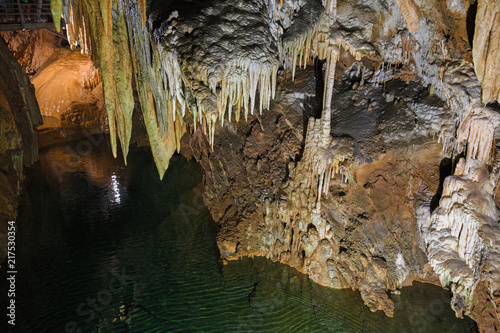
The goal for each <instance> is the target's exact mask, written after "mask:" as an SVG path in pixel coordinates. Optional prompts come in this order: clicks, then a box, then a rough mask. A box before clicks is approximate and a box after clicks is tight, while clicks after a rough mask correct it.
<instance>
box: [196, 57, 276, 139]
mask: <svg viewBox="0 0 500 333" xmlns="http://www.w3.org/2000/svg"><path fill="white" fill-rule="evenodd" d="M278 67H279V64H278V62H277V61H276V63H268V62H265V63H258V62H255V61H251V60H248V59H243V58H237V59H234V60H232V61H231V62H230V63H228V64H225V70H224V72H223V73H222V74H221V75H219V76H218V77H215V76H214V75H208V68H201V69H200V70H198V71H194V75H193V76H194V78H195V79H196V80H198V81H200V82H203V83H204V84H205V85H206V86H207V87H209V90H210V92H211V93H212V94H213V96H215V97H216V106H215V108H214V106H213V103H209V102H207V101H209V99H207V92H206V91H201V92H200V90H199V89H197V88H195V89H192V90H193V92H194V97H195V98H196V107H195V108H193V111H192V112H193V116H194V119H195V122H196V121H198V122H199V123H200V124H202V125H203V126H204V127H205V126H207V127H208V128H207V129H206V131H207V132H208V135H209V141H210V143H211V144H212V145H213V140H214V133H215V125H216V122H217V120H220V121H221V124H222V125H224V119H225V117H226V112H227V117H228V120H229V122H231V121H232V119H233V115H232V114H233V112H234V118H235V120H236V121H239V120H240V117H241V111H242V109H243V113H244V117H245V120H246V119H247V118H248V114H249V113H250V114H253V111H254V108H255V104H256V101H257V97H258V105H259V112H260V114H262V111H263V110H264V109H269V105H270V103H271V100H272V99H274V97H275V93H276V83H277V82H276V81H277V75H278Z"/></svg>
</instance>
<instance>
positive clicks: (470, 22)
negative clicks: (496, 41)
mask: <svg viewBox="0 0 500 333" xmlns="http://www.w3.org/2000/svg"><path fill="white" fill-rule="evenodd" d="M476 13H477V2H474V3H471V5H470V6H469V9H468V10H467V19H466V26H467V38H468V39H469V45H470V48H471V49H472V46H473V45H472V44H473V40H474V29H475V27H476Z"/></svg>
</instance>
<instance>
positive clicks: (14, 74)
mask: <svg viewBox="0 0 500 333" xmlns="http://www.w3.org/2000/svg"><path fill="white" fill-rule="evenodd" d="M0 68H1V69H2V70H1V71H0V117H1V118H0V135H1V136H0V263H1V262H3V260H4V258H5V257H6V255H7V222H8V221H12V220H15V218H16V216H17V198H18V195H19V194H20V191H21V180H22V177H23V168H24V167H25V166H29V165H31V164H32V163H34V162H35V161H36V160H38V144H37V137H36V127H37V126H38V125H40V124H41V123H42V117H41V115H40V110H39V109H38V104H37V101H36V99H35V91H34V89H33V86H32V85H31V84H30V82H29V80H28V77H27V75H26V74H25V73H24V71H23V69H22V68H21V66H20V65H19V64H18V63H17V62H16V59H15V58H14V57H13V55H12V53H11V52H10V50H9V49H8V48H7V45H6V44H5V43H4V41H3V40H2V39H0Z"/></svg>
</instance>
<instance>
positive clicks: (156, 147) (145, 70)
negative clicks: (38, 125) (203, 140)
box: [51, 0, 185, 177]
mask: <svg viewBox="0 0 500 333" xmlns="http://www.w3.org/2000/svg"><path fill="white" fill-rule="evenodd" d="M51 8H52V11H53V14H54V21H55V22H57V21H58V18H59V17H61V16H62V17H63V18H64V20H65V22H66V29H67V35H68V41H69V43H70V45H71V47H73V48H74V47H77V46H80V47H81V50H82V52H84V53H86V54H89V55H90V56H91V57H92V60H93V61H94V62H95V63H98V64H99V65H100V71H101V75H102V81H103V91H104V102H105V106H106V113H107V116H108V121H109V131H110V140H111V145H112V149H113V155H114V156H115V157H116V156H117V137H118V138H119V140H120V145H121V149H122V154H123V157H124V159H125V162H126V161H127V154H128V149H129V143H130V138H131V134H132V113H133V110H134V105H135V102H134V94H133V88H132V82H133V81H135V83H136V88H137V91H138V92H139V99H140V102H141V109H142V113H143V116H144V122H145V125H146V129H147V132H148V136H149V141H150V143H151V148H152V151H153V156H154V159H155V162H156V165H157V168H158V171H159V173H160V176H161V177H162V176H163V174H164V172H165V170H166V168H167V167H168V163H169V160H170V157H171V156H172V154H173V153H174V151H175V150H179V148H180V136H181V135H182V134H183V133H184V131H185V126H184V125H183V124H182V123H181V122H180V121H179V120H176V119H175V114H176V113H177V112H176V106H177V105H180V113H181V115H182V116H183V115H184V105H185V103H184V99H183V98H182V94H181V93H180V90H178V89H176V88H178V87H179V85H180V81H181V79H180V77H181V75H180V69H179V66H178V62H177V60H176V58H175V56H174V55H173V54H172V53H171V52H164V50H162V49H156V48H153V53H154V54H153V55H151V54H149V50H150V47H149V46H150V39H149V34H148V32H147V29H146V28H145V27H144V23H145V20H146V16H145V14H146V1H145V0H138V1H134V0H116V1H113V0H83V1H76V0H65V1H64V2H62V1H61V0H53V1H52V4H51ZM175 65H177V66H175ZM168 131H171V132H172V135H169V136H167V135H165V133H167V132H168Z"/></svg>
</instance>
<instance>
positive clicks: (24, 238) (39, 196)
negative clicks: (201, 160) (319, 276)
mask: <svg viewBox="0 0 500 333" xmlns="http://www.w3.org/2000/svg"><path fill="white" fill-rule="evenodd" d="M103 142H104V143H103V144H102V145H98V146H96V147H94V148H93V151H92V154H86V155H82V154H74V153H72V152H71V149H67V146H66V145H59V146H53V147H51V148H48V149H47V150H44V151H43V152H42V154H41V167H40V170H39V171H38V173H35V174H34V175H33V177H31V178H30V181H29V182H28V183H27V184H26V188H27V192H28V193H29V197H28V196H26V195H25V200H24V201H23V204H22V206H21V208H20V216H19V220H18V228H19V231H18V245H19V247H18V254H17V256H18V261H19V263H18V265H19V269H18V270H19V273H18V285H19V294H18V296H17V300H18V304H19V306H18V319H19V325H16V327H15V330H13V331H14V332H176V331H179V332H445V331H449V330H450V329H451V331H452V332H473V331H474V325H473V322H472V321H470V320H459V319H456V318H455V317H454V314H453V312H452V311H451V309H450V308H449V306H448V303H449V298H450V295H449V294H448V293H447V292H444V291H442V290H441V289H439V288H437V287H433V286H427V285H420V284H417V285H416V286H415V287H413V288H405V289H403V292H402V294H401V295H397V296H396V295H393V296H392V298H393V299H394V300H395V302H396V315H395V318H387V317H385V316H384V314H383V313H380V312H379V313H371V312H370V311H369V310H368V308H367V307H366V306H364V305H363V303H362V301H361V298H360V296H359V292H354V291H351V290H333V289H328V288H325V287H321V286H319V285H317V284H315V283H313V282H312V281H310V280H309V279H307V277H305V276H304V275H302V274H300V273H298V272H297V271H295V270H294V269H291V268H289V267H286V266H283V265H280V264H277V263H273V262H271V261H269V260H265V259H262V258H254V259H249V258H247V259H243V260H240V261H235V262H230V263H229V264H228V265H222V264H221V262H220V260H219V257H220V255H219V252H218V248H217V245H216V242H215V240H216V237H217V229H218V227H217V225H216V224H215V223H214V222H213V220H212V219H211V216H210V214H209V212H208V210H207V208H206V207H205V206H204V205H203V200H202V193H203V187H202V186H201V185H200V182H201V181H202V173H201V169H200V167H199V165H198V164H196V163H195V162H193V161H186V160H185V159H183V158H180V157H178V156H177V157H174V158H173V159H172V161H171V166H170V168H169V170H168V171H167V174H166V175H165V177H164V179H163V181H160V180H159V177H158V174H157V172H156V167H155V165H154V162H153V160H152V158H151V155H150V153H148V152H143V151H140V150H136V151H134V150H132V151H131V153H130V155H129V166H128V167H126V168H125V167H124V166H123V165H122V163H121V161H120V160H119V159H113V158H112V157H111V152H110V149H109V147H108V146H107V144H105V142H107V141H106V140H104V141H103ZM74 151H76V150H74ZM54 161H56V162H58V163H59V164H61V165H63V162H64V163H66V168H67V169H65V170H66V171H64V172H60V173H59V174H56V171H54V170H57V169H54V168H53V167H52V166H53V163H54ZM59 170H60V169H59ZM68 170H69V171H68ZM58 178H61V179H62V181H59V180H58ZM0 273H1V274H2V277H1V278H3V277H4V274H5V271H4V270H1V271H0ZM123 305H124V306H125V308H126V315H125V316H124V318H122V317H121V312H120V307H121V306H123ZM122 319H123V320H122Z"/></svg>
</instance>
